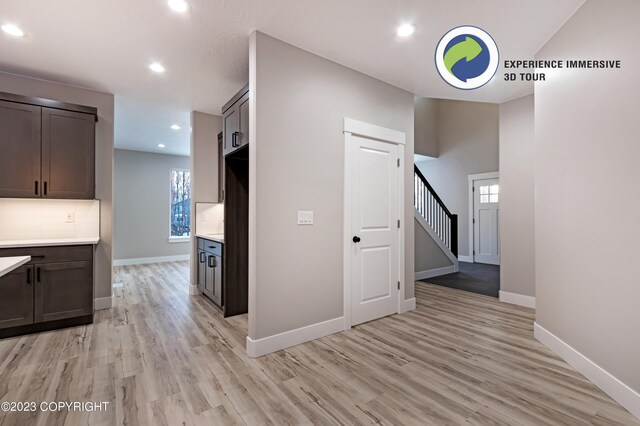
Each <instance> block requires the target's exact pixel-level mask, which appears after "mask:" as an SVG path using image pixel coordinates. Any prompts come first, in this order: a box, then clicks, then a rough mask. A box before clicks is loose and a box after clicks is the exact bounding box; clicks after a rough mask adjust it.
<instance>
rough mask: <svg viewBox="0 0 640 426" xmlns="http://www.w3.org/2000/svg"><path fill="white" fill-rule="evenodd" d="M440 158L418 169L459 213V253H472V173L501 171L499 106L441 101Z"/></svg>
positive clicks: (439, 115) (451, 209)
mask: <svg viewBox="0 0 640 426" xmlns="http://www.w3.org/2000/svg"><path fill="white" fill-rule="evenodd" d="M436 123H437V132H436V134H437V146H438V158H437V159H435V160H429V161H424V162H419V163H418V164H417V165H418V168H419V169H420V171H421V172H422V174H424V176H425V178H427V180H428V181H429V183H430V184H431V186H433V189H435V191H436V192H437V193H438V195H439V196H440V198H441V199H442V201H444V203H445V205H446V206H447V208H448V209H449V211H451V213H454V214H457V215H458V230H459V233H458V253H459V254H460V255H461V256H468V255H469V224H468V223H469V183H468V175H470V174H476V173H485V172H495V171H498V166H499V165H498V105H496V104H487V103H480V102H464V101H450V100H441V99H440V100H437V106H436Z"/></svg>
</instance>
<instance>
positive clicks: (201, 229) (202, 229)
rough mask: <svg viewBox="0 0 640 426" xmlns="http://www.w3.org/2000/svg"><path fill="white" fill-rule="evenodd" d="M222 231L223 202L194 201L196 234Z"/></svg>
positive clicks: (220, 232) (219, 232)
mask: <svg viewBox="0 0 640 426" xmlns="http://www.w3.org/2000/svg"><path fill="white" fill-rule="evenodd" d="M223 232H224V204H218V203H196V234H222V233H223Z"/></svg>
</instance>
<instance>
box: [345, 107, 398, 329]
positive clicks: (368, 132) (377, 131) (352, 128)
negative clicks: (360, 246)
mask: <svg viewBox="0 0 640 426" xmlns="http://www.w3.org/2000/svg"><path fill="white" fill-rule="evenodd" d="M353 135H358V136H364V137H366V138H371V139H377V140H379V141H383V142H388V143H393V144H397V145H398V157H399V158H400V168H399V171H398V173H399V175H398V217H400V229H399V230H398V281H400V290H398V310H397V312H398V313H401V312H406V311H407V307H406V306H405V305H406V302H405V300H404V298H405V273H404V272H405V265H404V233H405V231H404V230H405V217H404V200H405V194H404V175H405V173H404V170H405V168H404V167H405V166H404V163H405V155H404V145H405V141H406V135H405V133H404V132H400V131H398V130H393V129H388V128H385V127H380V126H377V125H375V124H370V123H365V122H363V121H358V120H354V119H351V118H346V117H345V119H344V142H345V144H344V217H343V226H342V228H343V240H344V243H343V262H344V270H343V275H342V282H343V289H344V296H343V297H344V299H343V300H344V301H343V307H344V329H345V330H348V329H350V328H351V268H352V265H351V261H352V256H351V244H352V242H351V193H352V187H351V161H352V158H351V149H350V147H351V143H352V136H353Z"/></svg>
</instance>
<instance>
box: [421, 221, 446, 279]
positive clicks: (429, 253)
mask: <svg viewBox="0 0 640 426" xmlns="http://www.w3.org/2000/svg"><path fill="white" fill-rule="evenodd" d="M414 229H415V254H414V258H415V265H414V267H415V271H416V273H419V272H426V271H431V270H433V269H439V268H445V267H447V266H453V262H452V261H451V259H449V258H448V257H447V255H446V254H445V253H444V252H443V251H442V249H441V248H440V247H439V246H438V244H437V243H436V242H435V241H434V239H433V238H432V237H431V235H429V233H428V232H427V231H426V230H425V229H424V228H423V227H422V225H421V224H420V223H418V219H414Z"/></svg>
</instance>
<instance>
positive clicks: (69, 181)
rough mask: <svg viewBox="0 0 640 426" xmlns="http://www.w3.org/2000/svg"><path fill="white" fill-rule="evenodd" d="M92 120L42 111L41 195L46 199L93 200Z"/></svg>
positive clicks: (52, 110) (74, 115) (93, 155)
mask: <svg viewBox="0 0 640 426" xmlns="http://www.w3.org/2000/svg"><path fill="white" fill-rule="evenodd" d="M95 128H96V125H95V119H94V117H93V116H91V115H88V114H83V113H78V112H71V111H63V110H56V109H51V108H42V185H43V190H42V194H43V196H44V197H47V198H76V199H77V198H80V199H84V198H89V199H91V198H94V196H95V139H96V137H95Z"/></svg>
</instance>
